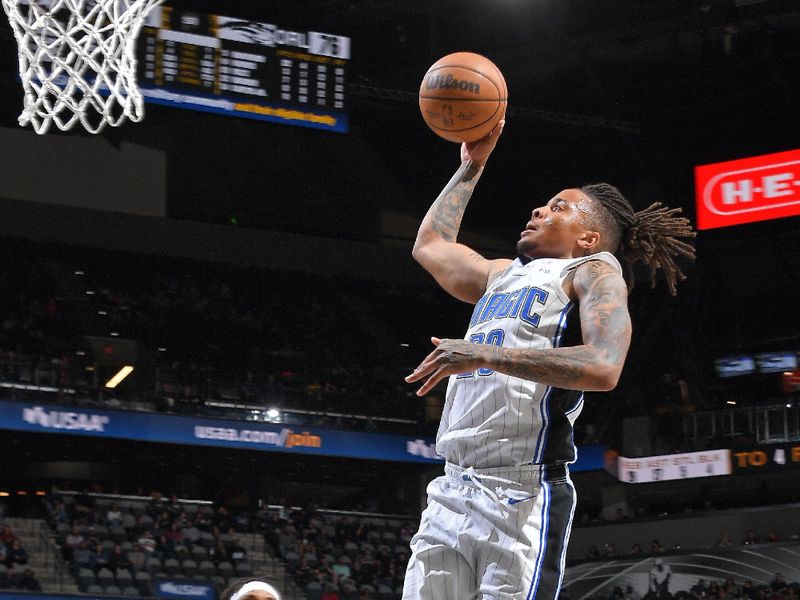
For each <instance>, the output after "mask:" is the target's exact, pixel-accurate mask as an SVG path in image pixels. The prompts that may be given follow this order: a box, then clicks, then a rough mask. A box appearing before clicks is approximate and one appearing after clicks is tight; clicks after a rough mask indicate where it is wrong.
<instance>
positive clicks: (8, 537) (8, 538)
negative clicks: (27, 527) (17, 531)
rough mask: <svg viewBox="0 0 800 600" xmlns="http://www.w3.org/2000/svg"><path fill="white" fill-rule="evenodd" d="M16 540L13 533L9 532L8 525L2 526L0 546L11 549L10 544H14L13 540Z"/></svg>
mask: <svg viewBox="0 0 800 600" xmlns="http://www.w3.org/2000/svg"><path fill="white" fill-rule="evenodd" d="M16 539H17V536H16V535H14V532H13V531H12V530H11V527H10V526H9V525H3V528H2V529H0V544H3V545H4V546H7V547H9V548H10V547H11V544H13V543H14V540H16Z"/></svg>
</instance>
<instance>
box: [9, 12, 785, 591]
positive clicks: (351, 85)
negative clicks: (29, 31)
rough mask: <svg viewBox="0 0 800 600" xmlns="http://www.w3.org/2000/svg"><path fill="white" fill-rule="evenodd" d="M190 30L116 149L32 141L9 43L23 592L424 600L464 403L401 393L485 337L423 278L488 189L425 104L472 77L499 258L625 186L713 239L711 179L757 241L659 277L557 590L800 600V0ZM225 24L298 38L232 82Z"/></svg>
mask: <svg viewBox="0 0 800 600" xmlns="http://www.w3.org/2000/svg"><path fill="white" fill-rule="evenodd" d="M160 10H161V11H162V12H161V17H160V18H159V19H156V20H155V21H153V22H152V23H151V24H150V25H149V26H148V27H145V29H143V31H142V34H141V36H140V39H139V46H138V56H139V62H140V64H139V81H140V83H141V85H142V89H143V91H144V92H145V96H146V115H145V118H144V120H143V121H142V122H140V123H126V124H124V125H123V126H121V127H119V128H110V127H109V128H106V129H105V130H104V131H103V132H102V133H101V134H99V135H90V134H88V133H87V132H85V131H83V130H82V129H80V128H78V129H75V130H73V131H70V132H67V133H62V132H58V131H56V129H55V128H52V129H51V131H50V132H49V133H48V134H46V135H43V136H39V135H36V134H35V133H34V132H33V131H32V130H31V129H30V128H21V127H20V126H19V125H18V124H17V117H18V115H19V113H20V111H21V109H22V103H23V94H22V86H21V83H20V80H19V76H18V72H17V68H18V60H17V46H16V41H15V39H14V36H13V34H12V30H11V28H10V26H8V24H7V23H6V22H3V25H2V26H0V45H1V47H2V53H1V54H0V57H2V61H0V98H1V100H0V248H2V255H3V259H2V266H1V267H0V284H1V287H0V289H1V290H2V291H0V324H1V325H0V429H2V437H1V438H0V439H2V444H0V523H1V524H2V525H3V526H4V528H3V529H2V533H0V536H1V537H2V540H0V542H2V545H3V546H5V548H4V549H3V550H0V552H2V557H3V558H2V560H1V561H0V562H2V564H3V565H5V566H0V597H2V598H5V597H7V598H9V599H11V598H16V597H20V598H21V597H23V596H24V597H27V598H32V597H36V598H39V597H41V598H45V597H46V598H52V599H56V598H67V597H73V596H83V597H88V596H91V597H93V598H112V597H119V596H125V597H160V598H170V599H187V600H192V599H194V600H198V599H200V600H214V599H215V598H217V597H218V596H219V593H220V592H221V591H222V589H223V588H224V587H225V585H226V584H227V583H228V581H229V580H231V579H235V578H238V577H242V576H248V575H250V574H255V575H256V576H261V577H266V578H267V579H268V580H269V581H272V582H273V583H274V584H275V586H276V587H277V588H278V589H279V590H280V591H281V592H282V594H283V597H284V598H287V599H306V598H307V599H308V600H319V599H320V598H323V597H324V598H325V599H326V600H330V599H333V598H343V599H344V598H359V599H365V598H373V599H381V600H390V599H393V598H399V597H400V593H401V591H402V582H403V574H404V571H405V567H406V563H407V560H408V556H409V549H408V546H409V540H410V536H411V535H412V534H413V533H414V532H415V531H416V527H417V526H418V523H419V514H420V511H421V508H422V507H423V506H424V502H425V487H426V485H427V483H428V482H429V481H430V480H431V479H432V478H433V477H435V476H437V475H438V474H440V473H441V472H442V462H441V460H440V459H439V458H438V457H437V456H436V453H435V450H434V448H433V445H432V444H433V437H434V434H435V432H436V427H437V423H438V418H439V416H440V415H441V410H442V404H443V395H444V387H443V386H440V387H437V388H436V389H435V390H434V391H432V392H431V393H430V394H429V395H428V396H427V397H424V398H418V397H417V396H415V395H414V390H415V389H416V386H410V385H407V384H405V383H404V381H403V377H404V376H405V375H407V374H408V373H409V372H410V371H411V370H413V368H414V367H415V366H416V365H417V364H418V363H419V361H420V360H421V359H422V358H423V357H424V356H425V355H426V354H427V353H428V352H429V351H430V350H429V348H430V341H429V338H430V336H432V335H435V336H440V337H451V338H461V337H463V335H464V331H465V326H466V323H467V322H468V320H469V316H470V313H471V307H470V306H468V305H466V304H462V303H459V302H457V301H455V300H453V299H450V298H449V297H447V296H446V294H445V293H444V292H443V291H441V290H440V289H439V288H438V287H437V286H436V285H435V283H434V281H433V280H432V279H431V278H430V277H429V276H428V275H427V274H426V273H425V272H424V271H423V270H422V269H421V268H420V267H419V266H418V265H417V264H416V263H415V262H414V261H413V260H412V258H411V246H412V244H413V240H414V236H415V234H416V229H417V227H418V225H419V222H420V220H421V219H422V217H423V215H424V214H425V212H426V210H427V208H428V207H429V205H430V203H431V202H432V201H433V199H434V198H435V197H436V196H437V194H438V193H439V191H440V190H441V188H442V187H443V185H444V184H445V183H446V182H447V181H448V179H449V178H450V176H451V175H452V173H453V172H454V171H455V169H456V168H457V166H458V164H459V156H458V146H457V145H456V144H453V143H449V142H445V141H443V140H441V139H439V138H438V137H436V136H435V135H434V134H433V133H432V132H431V131H430V130H429V129H428V128H427V127H426V125H425V123H424V122H423V120H422V118H421V116H420V112H419V108H418V106H417V92H418V88H419V83H420V81H421V79H422V76H423V75H424V73H425V72H426V70H427V69H428V67H429V66H430V65H431V64H432V63H433V62H435V61H436V60H437V59H439V58H440V57H442V56H444V55H446V54H448V53H451V52H456V51H471V52H477V53H480V54H483V55H485V56H487V57H489V58H490V59H491V60H492V61H494V62H495V64H497V65H498V67H499V68H500V69H501V71H502V72H503V74H504V75H505V78H506V81H507V83H508V88H509V105H508V113H507V124H506V127H505V131H504V133H503V136H502V138H501V140H500V142H499V144H498V146H497V149H496V150H495V152H494V154H493V155H492V157H491V160H490V161H489V163H488V165H487V168H486V172H485V174H484V175H483V177H482V180H481V182H480V185H479V186H478V188H477V189H476V192H475V194H474V197H473V199H472V202H471V204H470V206H469V208H468V210H467V212H466V217H465V219H464V223H463V228H462V235H461V238H460V239H461V240H463V241H464V242H465V243H467V244H469V245H471V246H473V247H474V248H476V249H477V250H479V251H480V252H482V253H483V254H485V255H486V256H490V257H500V256H511V255H513V248H514V243H515V241H516V240H517V238H518V236H519V231H520V229H521V228H522V227H524V224H525V223H526V221H527V220H528V218H529V215H530V212H531V210H532V208H534V207H536V206H540V205H541V204H543V203H544V202H546V200H547V199H549V198H550V197H551V196H553V195H554V194H555V193H556V192H558V191H559V190H562V189H564V188H568V187H576V186H581V185H583V184H586V183H592V182H597V181H608V182H611V183H613V184H614V185H616V186H618V187H619V188H620V189H621V190H622V191H623V193H625V194H626V196H627V197H628V198H629V199H630V200H631V202H632V203H633V205H634V206H635V207H636V208H637V209H641V208H644V207H646V206H647V205H649V204H650V203H651V202H653V201H656V200H659V201H663V202H664V203H665V204H667V205H669V206H678V207H681V208H682V209H683V211H684V214H685V215H686V216H688V217H689V218H690V219H691V221H692V223H693V225H695V226H696V224H697V222H698V216H697V215H698V210H702V209H703V206H704V202H705V201H704V199H703V198H704V197H705V196H704V194H705V193H706V191H707V190H708V189H711V188H709V186H712V187H713V186H714V185H719V186H721V187H720V190H722V191H721V192H720V193H722V194H723V200H722V202H723V205H724V207H729V208H730V207H731V206H737V207H738V206H743V207H744V208H742V209H741V210H742V211H744V210H746V209H747V210H750V209H752V210H750V212H747V213H741V214H748V215H755V217H754V218H750V217H747V218H744V219H743V220H744V221H750V222H741V221H737V219H736V218H732V219H730V220H729V221H728V222H722V223H719V222H715V224H713V225H709V226H704V227H703V228H702V229H701V230H700V231H699V232H698V237H697V238H696V248H697V259H696V261H695V262H693V263H692V262H686V261H683V262H681V266H682V268H683V269H684V272H685V273H686V274H687V276H688V278H687V280H686V281H685V282H682V283H681V284H679V286H678V295H677V296H675V297H672V296H670V295H669V294H668V293H667V290H666V284H665V282H664V281H663V279H662V280H659V281H658V283H657V285H656V286H655V289H650V286H649V278H648V273H647V272H646V271H642V272H641V273H637V276H638V277H637V280H638V285H637V286H636V288H635V290H634V291H633V293H632V294H631V296H630V311H631V316H632V319H633V324H634V334H633V341H632V347H631V351H630V354H629V356H628V359H627V362H626V366H625V369H624V371H623V374H622V378H621V381H620V382H619V385H618V386H617V388H616V389H614V390H613V391H611V392H607V393H591V394H588V395H587V401H586V403H585V408H584V410H583V414H582V415H581V417H580V419H579V420H578V422H577V424H576V428H575V443H576V445H577V446H578V451H579V458H578V462H577V463H576V464H575V465H574V468H573V469H572V477H573V480H574V482H575V484H576V487H577V489H578V498H579V501H578V506H577V509H576V512H575V516H574V527H573V532H572V537H571V541H570V545H569V548H568V551H567V555H566V565H567V568H566V573H565V576H564V580H563V586H562V589H561V596H562V597H564V598H571V599H572V600H579V599H585V598H586V599H588V598H592V599H603V600H604V599H607V598H609V599H613V600H622V599H624V600H640V599H641V598H642V597H645V596H648V597H649V598H668V597H672V596H676V597H678V596H680V597H682V598H689V597H690V596H691V597H694V598H695V599H697V600H700V599H701V598H713V599H715V600H730V599H743V600H762V599H763V600H768V599H776V600H778V599H779V600H795V599H796V598H797V597H798V581H800V537H799V536H800V408H798V405H799V404H800V396H799V395H798V390H800V370H798V366H797V359H798V351H800V317H799V316H798V309H797V306H798V291H799V290H800V231H799V230H798V226H800V220H798V217H797V216H792V214H793V212H792V211H793V210H794V209H793V208H791V207H792V206H794V207H795V208H798V207H800V192H798V191H797V190H800V150H799V149H800V110H798V98H800V3H798V2H797V0H660V1H648V0H640V1H636V2H633V1H630V2H626V1H621V0H613V1H612V0H597V1H593V2H588V1H578V0H528V1H523V0H493V1H489V0H466V1H460V2H455V1H451V0H440V1H437V2H414V1H411V0H385V1H368V0H350V1H341V0H307V1H305V2H261V1H247V2H245V1H244V0H233V1H231V0H228V1H225V2H221V1H220V2H206V1H201V0H197V1H192V0H166V4H165V5H163V6H162V7H161V8H160ZM208 15H218V16H226V17H232V18H233V19H236V20H238V22H239V25H238V27H239V29H240V30H241V31H242V32H244V33H243V34H242V35H243V36H244V37H245V38H246V37H247V36H248V35H250V36H258V35H267V36H272V39H273V42H274V44H273V45H271V46H270V45H267V46H264V45H262V46H258V45H257V44H253V43H251V42H247V41H243V42H239V43H238V44H239V45H238V46H236V48H234V49H230V50H229V51H226V52H230V54H226V55H225V56H227V57H229V58H230V57H231V56H233V58H234V59H236V60H233V59H232V61H231V62H230V64H231V65H232V66H230V68H229V69H228V71H227V75H226V76H225V77H224V78H222V77H221V76H220V75H219V72H220V71H219V64H217V66H216V69H217V71H216V73H217V75H212V76H211V78H209V77H208V76H207V75H208V73H209V72H210V73H214V72H215V71H214V69H213V68H212V69H211V70H210V71H209V70H208V69H204V67H203V65H204V64H207V62H208V61H211V64H212V65H213V63H214V60H216V59H215V58H214V56H215V50H214V48H215V47H214V46H213V44H212V41H213V40H214V39H215V38H214V35H215V34H214V27H212V26H211V25H210V24H209V23H210V22H212V21H213V20H212V19H209V17H208ZM214 22H216V21H214ZM265 24H267V25H269V26H265ZM265 32H266V33H265ZM309 32H316V34H315V35H314V36H312V37H313V39H314V40H316V43H317V47H316V50H314V49H313V48H311V47H308V45H307V47H302V43H301V42H302V39H306V40H308V39H311V38H310V37H309ZM301 34H302V35H303V36H306V37H305V38H299V37H298V36H300V35H301ZM318 34H321V35H318ZM210 40H212V41H210ZM298 40H300V41H298ZM223 48H224V45H223ZM258 48H260V50H258ZM256 50H258V51H259V52H262V51H263V55H261V58H258V56H259V55H257V54H254V53H255V52H256ZM314 52H319V53H321V54H314ZM309 53H311V54H312V56H309ZM254 56H256V58H253V57H254ZM321 56H322V57H323V58H320V57H321ZM209 57H210V58H209ZM237 60H238V61H239V62H238V63H237V62H236V61H237ZM204 61H205V62H204ZM259 61H261V62H259ZM301 63H302V64H303V65H306V66H301ZM248 65H249V66H248ZM308 65H310V67H309V66H308ZM308 73H310V75H308ZM321 73H324V76H322V75H320V74H321ZM214 77H218V79H216V80H214ZM281 78H285V79H281ZM262 84H263V86H262ZM283 85H285V86H286V88H285V89H283V88H281V86H283ZM262 87H263V90H262V91H263V93H262V92H259V91H258V90H261V89H262ZM301 88H303V89H301ZM306 88H307V89H306ZM253 90H256V91H253ZM313 93H316V96H314V98H313V99H312V94H313ZM281 94H288V96H286V97H285V98H283V99H282V97H281ZM775 153H781V154H780V155H779V156H778V157H776V158H773V159H770V157H766V158H764V159H763V160H761V162H758V161H757V160H756V159H754V160H756V162H757V163H758V164H755V163H750V162H748V163H747V164H745V165H742V164H739V163H736V164H734V165H731V166H728V167H725V166H722V167H720V168H719V169H717V170H716V171H714V172H713V173H712V174H711V175H708V176H707V177H706V175H705V174H704V173H705V171H702V170H701V171H698V172H697V173H695V168H696V167H698V166H703V165H711V164H714V163H722V162H727V161H734V160H737V161H738V160H740V159H748V158H751V157H760V156H764V155H772V154H775ZM714 173H716V175H714ZM703 177H706V179H702V178H703ZM715 177H716V179H715ZM759 182H760V183H759ZM704 186H705V187H704ZM726 186H727V187H726ZM748 186H749V187H748ZM712 191H713V190H712ZM715 193H716V192H715ZM725 194H727V196H725ZM712 204H713V202H712ZM777 204H781V207H776V205H777ZM787 207H788V208H787ZM738 210H739V209H737V210H735V211H734V210H733V209H732V208H731V214H734V213H736V214H739V213H738ZM776 211H777V212H776ZM796 212H800V210H798V211H796ZM715 214H718V213H715ZM726 214H727V213H726ZM762 214H763V217H762V216H761V215H762ZM701 218H702V217H701ZM726 218H728V217H727V216H725V215H723V219H722V220H723V221H725V219H726ZM758 219H762V220H758ZM756 221H757V222H756ZM124 366H129V367H132V368H133V370H132V372H130V374H129V375H128V376H127V377H126V378H125V379H123V380H122V382H121V383H119V384H118V385H117V386H116V387H115V388H109V387H107V386H106V384H107V382H108V381H109V380H110V379H111V378H112V377H113V376H114V375H115V374H117V373H118V372H119V371H120V369H121V368H122V367H124ZM665 569H666V570H667V571H669V572H671V576H670V578H669V580H668V582H667V584H666V585H664V586H659V585H654V584H653V581H654V580H655V581H662V580H663V576H662V575H661V573H663V572H665ZM323 594H326V595H325V596H323ZM87 595H88V596H87ZM450 600H453V599H450Z"/></svg>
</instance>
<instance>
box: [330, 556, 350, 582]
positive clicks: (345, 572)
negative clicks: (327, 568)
mask: <svg viewBox="0 0 800 600" xmlns="http://www.w3.org/2000/svg"><path fill="white" fill-rule="evenodd" d="M332 570H333V572H334V573H336V575H337V576H338V577H339V578H340V579H346V578H348V577H350V567H349V566H348V565H347V563H346V562H345V558H344V556H340V557H339V560H337V561H336V564H335V565H333V569H332Z"/></svg>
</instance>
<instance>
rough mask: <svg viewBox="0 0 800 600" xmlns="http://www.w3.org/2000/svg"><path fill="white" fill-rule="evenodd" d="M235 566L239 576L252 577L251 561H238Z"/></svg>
mask: <svg viewBox="0 0 800 600" xmlns="http://www.w3.org/2000/svg"><path fill="white" fill-rule="evenodd" d="M235 566H236V574H237V575H238V576H239V577H250V575H252V574H253V565H251V564H250V563H249V562H240V563H236V565H235ZM309 566H310V565H309Z"/></svg>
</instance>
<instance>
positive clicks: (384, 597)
mask: <svg viewBox="0 0 800 600" xmlns="http://www.w3.org/2000/svg"><path fill="white" fill-rule="evenodd" d="M378 600H394V592H393V591H392V588H390V587H389V586H387V585H379V586H378Z"/></svg>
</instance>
